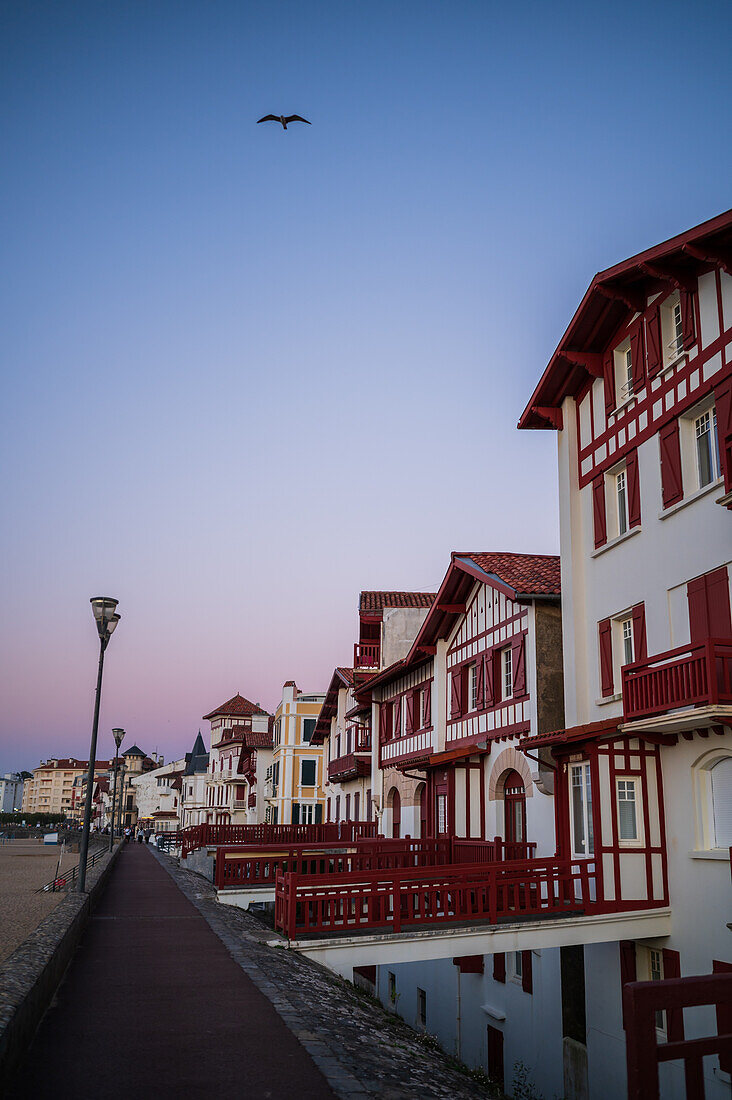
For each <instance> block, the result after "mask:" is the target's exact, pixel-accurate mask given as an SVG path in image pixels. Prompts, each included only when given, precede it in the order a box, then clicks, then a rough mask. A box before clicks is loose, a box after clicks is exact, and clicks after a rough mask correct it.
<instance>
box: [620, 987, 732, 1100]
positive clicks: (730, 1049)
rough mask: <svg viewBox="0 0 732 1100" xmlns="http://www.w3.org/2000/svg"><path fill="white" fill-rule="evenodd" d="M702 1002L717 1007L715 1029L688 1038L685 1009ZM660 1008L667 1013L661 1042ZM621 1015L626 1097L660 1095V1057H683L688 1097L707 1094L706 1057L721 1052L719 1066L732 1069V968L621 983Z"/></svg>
mask: <svg viewBox="0 0 732 1100" xmlns="http://www.w3.org/2000/svg"><path fill="white" fill-rule="evenodd" d="M699 1005H713V1006H714V1008H715V1009H716V1014H717V1034H716V1035H708V1036H706V1037H702V1038H697V1039H685V1038H684V1018H683V1010H684V1009H685V1008H693V1007H697V1006H699ZM658 1011H665V1012H667V1013H668V1014H669V1015H668V1019H669V1026H668V1032H669V1040H670V1041H669V1042H666V1043H659V1042H658V1033H657V1031H656V1012H658ZM672 1014H673V1015H672ZM623 1015H624V1018H625V1028H626V1032H625V1042H626V1057H627V1062H628V1100H658V1097H659V1083H658V1067H659V1064H660V1063H661V1062H675V1061H683V1063H684V1077H685V1081H686V1096H687V1100H703V1098H704V1065H703V1061H702V1059H703V1058H706V1057H708V1056H709V1055H714V1054H718V1055H719V1064H720V1068H721V1069H722V1070H724V1071H726V1072H727V1073H729V1072H730V1069H732V972H726V973H715V974H706V975H703V976H702V977H689V978H669V979H667V980H666V981H660V982H630V983H629V984H628V985H626V986H624V987H623ZM672 1020H674V1026H673V1027H672V1026H671V1021H672Z"/></svg>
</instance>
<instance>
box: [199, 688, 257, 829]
mask: <svg viewBox="0 0 732 1100" xmlns="http://www.w3.org/2000/svg"><path fill="white" fill-rule="evenodd" d="M270 719H271V715H269V714H268V713H267V711H266V710H263V709H262V707H260V706H259V705H258V704H256V703H251V702H250V701H249V700H248V699H245V698H244V696H242V695H239V694H237V695H234V696H233V698H231V699H229V700H227V702H225V703H223V704H222V705H221V706H220V707H217V708H216V710H212V711H211V712H210V714H206V715H204V721H207V722H210V723H211V749H210V751H209V757H208V773H207V776H206V809H205V813H206V821H207V822H210V823H212V824H217V825H243V824H246V823H247V821H248V819H249V818H248V813H249V805H248V803H249V783H248V782H247V781H246V779H245V778H244V777H243V776H242V774H241V773H240V772H239V770H238V769H239V760H240V757H241V751H242V746H243V745H244V740H245V737H246V735H247V734H249V733H259V734H267V733H268V732H269V733H270V736H271V728H270Z"/></svg>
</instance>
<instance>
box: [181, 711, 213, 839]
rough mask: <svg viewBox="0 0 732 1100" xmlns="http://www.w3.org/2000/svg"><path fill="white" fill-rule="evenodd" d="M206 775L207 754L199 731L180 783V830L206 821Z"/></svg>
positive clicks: (187, 755)
mask: <svg viewBox="0 0 732 1100" xmlns="http://www.w3.org/2000/svg"><path fill="white" fill-rule="evenodd" d="M207 774H208V753H207V752H206V746H205V745H204V743H203V738H202V737H201V731H200V730H199V731H198V736H197V737H196V740H195V741H194V743H193V748H192V749H191V751H190V752H189V753H186V766H185V769H184V771H183V780H182V783H181V828H183V829H185V828H187V827H188V826H189V825H201V824H203V823H204V822H205V821H206V776H207Z"/></svg>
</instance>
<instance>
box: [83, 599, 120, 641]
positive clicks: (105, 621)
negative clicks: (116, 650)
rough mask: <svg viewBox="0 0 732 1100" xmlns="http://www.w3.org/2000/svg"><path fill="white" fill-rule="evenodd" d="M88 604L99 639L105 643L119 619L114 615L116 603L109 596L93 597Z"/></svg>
mask: <svg viewBox="0 0 732 1100" xmlns="http://www.w3.org/2000/svg"><path fill="white" fill-rule="evenodd" d="M90 602H91V605H92V611H93V612H94V618H95V620H96V624H97V630H98V631H99V637H100V638H101V639H102V641H103V642H105V643H106V642H108V641H109V638H110V635H111V634H112V632H113V631H114V628H115V627H116V625H117V623H118V622H119V619H120V617H119V615H116V614H115V609H116V607H117V603H118V601H117V600H113V599H112V597H111V596H94V597H92V599H91V601H90Z"/></svg>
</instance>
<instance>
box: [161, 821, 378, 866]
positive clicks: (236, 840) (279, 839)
mask: <svg viewBox="0 0 732 1100" xmlns="http://www.w3.org/2000/svg"><path fill="white" fill-rule="evenodd" d="M177 835H178V839H179V842H180V845H181V855H182V856H183V858H185V857H186V856H187V855H188V854H189V853H190V852H195V851H196V849H197V848H218V847H220V846H223V845H232V844H238V845H244V844H298V843H315V844H323V843H324V842H325V841H330V840H351V841H353V840H355V839H356V838H358V837H369V836H372V837H375V836H376V823H375V822H373V821H341V822H336V823H329V824H322V825H270V824H269V823H267V822H262V823H260V824H257V825H215V824H212V823H210V822H209V823H207V824H202V825H189V826H188V827H187V828H186V829H183V830H181V832H180V833H178V834H177Z"/></svg>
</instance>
